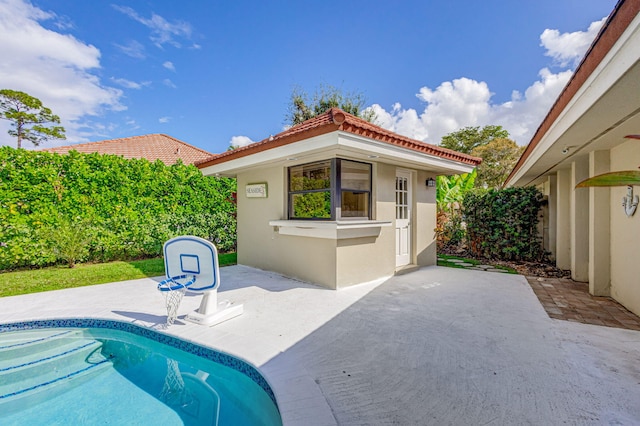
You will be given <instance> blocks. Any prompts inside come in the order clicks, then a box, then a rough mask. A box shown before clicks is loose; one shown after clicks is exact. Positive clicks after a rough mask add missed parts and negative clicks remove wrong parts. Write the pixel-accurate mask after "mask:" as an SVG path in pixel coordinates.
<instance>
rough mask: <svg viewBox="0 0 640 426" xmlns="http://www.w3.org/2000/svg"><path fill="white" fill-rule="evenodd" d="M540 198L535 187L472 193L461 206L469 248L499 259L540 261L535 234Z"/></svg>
mask: <svg viewBox="0 0 640 426" xmlns="http://www.w3.org/2000/svg"><path fill="white" fill-rule="evenodd" d="M542 205H543V195H542V194H541V193H540V191H538V190H537V189H536V188H534V187H526V188H507V189H501V190H493V189H492V190H489V191H486V192H479V191H472V192H469V193H467V194H466V195H465V197H464V201H463V203H462V208H463V215H464V220H465V221H466V227H467V239H468V246H469V249H470V250H471V252H472V253H473V254H475V255H478V256H482V257H486V258H492V259H502V260H525V261H540V260H542V259H543V258H544V256H545V252H544V249H543V246H542V241H541V237H540V235H539V234H538V222H539V213H540V209H541V207H542Z"/></svg>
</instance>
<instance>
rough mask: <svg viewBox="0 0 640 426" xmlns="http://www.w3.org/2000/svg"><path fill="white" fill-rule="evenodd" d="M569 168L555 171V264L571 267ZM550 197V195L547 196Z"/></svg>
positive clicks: (564, 267)
mask: <svg viewBox="0 0 640 426" xmlns="http://www.w3.org/2000/svg"><path fill="white" fill-rule="evenodd" d="M571 192H572V191H571V169H564V170H558V173H556V191H555V199H556V201H555V204H556V252H555V256H556V266H557V267H558V268H560V269H565V270H566V269H571V219H570V218H571ZM549 199H551V197H549Z"/></svg>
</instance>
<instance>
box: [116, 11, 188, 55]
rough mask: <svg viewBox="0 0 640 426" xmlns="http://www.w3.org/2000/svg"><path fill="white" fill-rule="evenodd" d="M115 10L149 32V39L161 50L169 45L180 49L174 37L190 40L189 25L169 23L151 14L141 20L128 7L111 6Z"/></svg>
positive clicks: (175, 22) (182, 22)
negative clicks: (165, 45)
mask: <svg viewBox="0 0 640 426" xmlns="http://www.w3.org/2000/svg"><path fill="white" fill-rule="evenodd" d="M112 6H113V8H114V9H115V10H117V11H118V12H122V13H124V14H125V15H127V16H128V17H130V18H131V19H133V20H134V21H137V22H139V23H141V24H142V25H144V26H145V27H147V28H149V29H150V30H151V35H150V36H149V38H150V39H151V41H152V42H153V43H154V44H155V45H156V46H158V47H160V48H162V45H164V44H170V45H172V46H174V47H181V45H180V43H179V42H177V41H176V40H175V38H176V37H183V38H187V39H188V38H190V37H191V25H189V23H187V22H184V21H173V22H169V21H167V20H166V19H164V18H163V17H162V16H160V15H156V14H155V13H151V17H150V18H143V17H142V16H140V15H139V14H138V12H136V11H135V10H133V9H132V8H130V7H129V6H118V5H115V4H114V5H112Z"/></svg>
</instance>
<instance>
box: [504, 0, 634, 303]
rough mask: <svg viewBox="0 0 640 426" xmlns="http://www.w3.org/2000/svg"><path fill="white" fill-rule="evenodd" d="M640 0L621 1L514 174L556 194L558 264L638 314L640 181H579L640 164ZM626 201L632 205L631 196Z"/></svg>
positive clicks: (548, 231)
mask: <svg viewBox="0 0 640 426" xmlns="http://www.w3.org/2000/svg"><path fill="white" fill-rule="evenodd" d="M638 134H640V1H637V0H621V1H619V2H618V4H617V5H616V7H615V9H614V10H613V12H612V13H611V15H610V16H609V18H608V19H607V21H606V23H605V24H604V26H603V28H602V29H601V31H600V33H599V34H598V36H597V37H596V39H595V41H594V42H593V44H592V45H591V47H590V49H589V51H588V52H587V53H586V55H585V57H584V58H583V60H582V62H581V63H580V64H579V66H578V67H577V69H576V71H575V73H574V75H573V77H572V78H571V80H570V81H569V82H568V83H567V85H566V87H565V88H564V90H563V91H562V93H561V94H560V96H559V97H558V99H557V100H556V102H555V104H554V105H553V107H552V108H551V110H550V111H549V113H548V115H547V116H546V118H545V119H544V121H543V122H542V124H541V125H540V127H539V128H538V130H537V132H536V133H535V135H534V136H533V138H532V140H531V142H530V143H529V145H528V147H527V148H526V151H525V152H524V154H523V155H522V158H520V160H519V162H518V163H517V165H516V166H515V168H514V169H513V171H512V172H511V175H510V176H509V178H508V179H507V181H506V185H507V186H525V185H536V186H538V187H539V188H540V189H542V190H543V191H544V193H545V195H546V196H547V197H548V209H547V211H546V214H545V219H544V229H545V232H544V236H545V238H544V240H545V247H546V248H547V249H548V250H549V251H550V252H551V253H552V255H553V256H554V257H555V262H556V264H557V266H558V267H560V268H563V269H570V270H571V276H572V278H573V279H574V280H576V281H582V282H588V283H589V291H590V293H591V294H593V295H596V296H611V297H613V298H614V299H616V300H617V301H618V302H620V303H621V304H622V305H624V306H625V307H626V308H628V309H629V310H630V311H632V312H634V313H636V314H638V315H640V269H639V268H640V213H637V212H636V213H635V214H630V213H631V210H633V209H632V208H630V207H631V205H632V204H633V202H634V200H635V195H637V194H638V193H639V192H640V187H637V186H636V187H629V188H627V187H611V188H578V189H576V188H575V187H576V184H578V183H579V182H581V181H583V180H584V179H587V178H589V177H592V176H595V175H599V174H602V173H606V172H614V171H623V170H637V169H638V167H639V166H640V140H637V139H634V138H633V135H638ZM623 203H624V204H625V205H623Z"/></svg>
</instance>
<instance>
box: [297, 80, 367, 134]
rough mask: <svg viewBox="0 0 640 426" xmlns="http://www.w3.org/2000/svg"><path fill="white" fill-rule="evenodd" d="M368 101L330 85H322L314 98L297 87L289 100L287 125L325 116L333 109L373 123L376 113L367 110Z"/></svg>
mask: <svg viewBox="0 0 640 426" xmlns="http://www.w3.org/2000/svg"><path fill="white" fill-rule="evenodd" d="M365 103H366V100H365V98H364V96H363V95H362V94H361V93H357V92H352V93H344V92H343V91H342V90H340V89H338V88H336V87H333V86H328V85H321V86H320V87H319V88H318V89H317V90H316V92H315V93H314V94H313V96H312V97H309V95H308V94H307V93H306V92H305V91H304V90H303V89H301V88H300V87H295V88H294V89H293V91H292V93H291V98H290V99H289V106H288V113H287V116H286V120H285V121H286V124H288V125H290V126H295V125H296V124H300V123H303V122H305V121H307V120H309V119H311V118H313V117H315V116H318V115H321V114H324V113H325V112H327V110H329V109H331V108H340V109H341V110H343V111H344V112H347V113H349V114H352V115H355V116H356V117H360V118H362V119H364V120H367V121H370V122H373V121H374V120H375V113H374V112H373V110H372V109H369V108H365Z"/></svg>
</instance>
